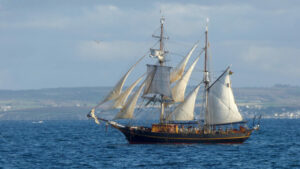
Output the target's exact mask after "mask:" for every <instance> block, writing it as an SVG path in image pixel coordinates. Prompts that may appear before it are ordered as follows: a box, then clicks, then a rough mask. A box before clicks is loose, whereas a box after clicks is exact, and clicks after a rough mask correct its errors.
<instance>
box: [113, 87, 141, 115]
mask: <svg viewBox="0 0 300 169" xmlns="http://www.w3.org/2000/svg"><path fill="white" fill-rule="evenodd" d="M144 86H145V83H143V84H142V85H141V86H140V87H139V89H138V90H137V91H136V92H135V93H134V94H133V95H132V96H131V97H130V98H129V100H128V101H127V102H126V104H125V105H124V107H123V108H122V109H121V110H120V111H119V113H118V114H117V115H116V116H115V117H114V119H131V118H132V117H133V113H134V109H135V105H136V103H137V100H138V98H139V95H140V93H141V91H142V89H143V87H144Z"/></svg>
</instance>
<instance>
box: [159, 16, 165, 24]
mask: <svg viewBox="0 0 300 169" xmlns="http://www.w3.org/2000/svg"><path fill="white" fill-rule="evenodd" d="M160 23H161V24H164V23H165V17H164V16H161V18H160Z"/></svg>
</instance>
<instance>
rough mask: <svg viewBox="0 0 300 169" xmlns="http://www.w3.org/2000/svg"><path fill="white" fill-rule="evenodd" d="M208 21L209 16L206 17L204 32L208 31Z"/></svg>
mask: <svg viewBox="0 0 300 169" xmlns="http://www.w3.org/2000/svg"><path fill="white" fill-rule="evenodd" d="M208 22H209V18H206V32H207V31H208Z"/></svg>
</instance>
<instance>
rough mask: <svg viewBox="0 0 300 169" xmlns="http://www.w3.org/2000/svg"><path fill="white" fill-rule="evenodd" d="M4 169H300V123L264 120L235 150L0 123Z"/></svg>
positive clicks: (90, 128)
mask: <svg viewBox="0 0 300 169" xmlns="http://www.w3.org/2000/svg"><path fill="white" fill-rule="evenodd" d="M0 168H31V169H32V168H264V169H266V168H300V119H263V120H262V122H261V128H260V130H259V131H257V132H254V133H253V135H252V136H251V137H250V139H249V140H247V141H246V142H245V143H244V144H236V145H228V144H225V145H224V144H218V145H215V144H212V145H210V144H177V145H166V144H163V145H160V144H155V145H150V144H146V145H142V144H139V145H131V144H128V143H127V141H126V139H125V137H124V136H123V135H122V134H121V133H120V132H118V131H117V130H115V129H112V128H110V127H109V128H108V129H107V132H106V128H105V126H104V125H101V126H98V125H96V124H95V123H94V122H93V121H44V122H43V123H32V121H0Z"/></svg>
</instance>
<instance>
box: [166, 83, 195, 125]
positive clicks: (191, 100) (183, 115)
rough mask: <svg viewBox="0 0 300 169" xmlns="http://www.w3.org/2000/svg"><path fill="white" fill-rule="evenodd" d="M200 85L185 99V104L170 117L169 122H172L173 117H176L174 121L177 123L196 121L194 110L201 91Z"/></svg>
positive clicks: (180, 105) (181, 104) (178, 107)
mask: <svg viewBox="0 0 300 169" xmlns="http://www.w3.org/2000/svg"><path fill="white" fill-rule="evenodd" d="M199 88H200V85H198V86H197V87H196V88H195V89H194V90H193V91H192V92H191V93H190V94H189V95H188V96H187V98H186V99H185V101H184V102H182V103H180V104H179V105H178V106H177V107H176V108H175V110H174V111H173V112H172V113H170V115H169V116H168V118H167V119H168V120H171V118H172V116H174V120H176V121H180V120H181V121H187V120H194V109H195V102H196V97H197V93H198V91H199Z"/></svg>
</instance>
